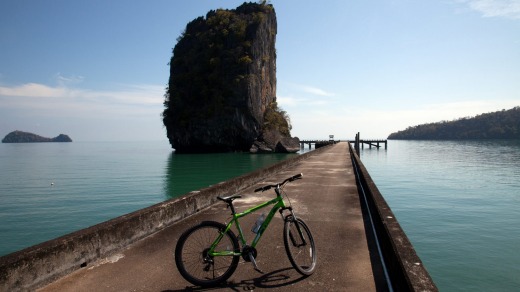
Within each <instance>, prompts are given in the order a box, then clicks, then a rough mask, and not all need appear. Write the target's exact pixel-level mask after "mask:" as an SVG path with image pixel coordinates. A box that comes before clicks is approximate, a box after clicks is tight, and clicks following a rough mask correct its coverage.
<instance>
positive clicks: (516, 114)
mask: <svg viewBox="0 0 520 292" xmlns="http://www.w3.org/2000/svg"><path fill="white" fill-rule="evenodd" d="M388 139H396V140H399V139H402V140H452V139H453V140H458V139H520V107H518V106H517V107H514V108H512V109H510V110H505V109H504V110H502V111H497V112H491V113H485V114H481V115H477V116H475V117H465V118H460V119H458V120H454V121H442V122H438V123H429V124H422V125H418V126H414V127H408V128H407V129H406V130H403V131H399V132H396V133H392V134H390V136H388Z"/></svg>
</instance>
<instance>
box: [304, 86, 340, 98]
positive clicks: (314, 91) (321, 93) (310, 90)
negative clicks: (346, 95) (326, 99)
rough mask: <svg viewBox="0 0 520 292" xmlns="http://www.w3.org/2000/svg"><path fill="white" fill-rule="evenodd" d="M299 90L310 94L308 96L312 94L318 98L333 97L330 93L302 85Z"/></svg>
mask: <svg viewBox="0 0 520 292" xmlns="http://www.w3.org/2000/svg"><path fill="white" fill-rule="evenodd" d="M301 89H302V90H303V91H304V92H307V93H310V94H313V95H318V96H334V94H333V93H331V92H327V91H325V90H323V89H321V88H317V87H312V86H307V85H304V86H302V87H301Z"/></svg>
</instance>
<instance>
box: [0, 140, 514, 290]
mask: <svg viewBox="0 0 520 292" xmlns="http://www.w3.org/2000/svg"><path fill="white" fill-rule="evenodd" d="M306 148H307V147H306ZM291 155H297V154H286V155H283V154H275V155H249V154H242V153H227V154H195V155H176V154H174V152H172V150H171V148H170V146H169V144H168V143H167V142H73V143H38V144H0V173H1V175H0V222H2V224H0V255H5V254H8V253H10V252H14V251H16V250H19V249H22V248H25V247H28V246H31V245H33V244H37V243H39V242H42V241H45V240H49V239H52V238H55V237H57V236H60V235H64V234H67V233H69V232H72V231H75V230H78V229H80V228H84V227H88V226H91V225H93V224H96V223H99V222H102V221H105V220H108V219H111V218H114V217H117V216H119V215H122V214H126V213H128V212H132V211H134V210H137V209H140V208H143V207H147V206H150V205H152V204H155V203H158V202H161V201H164V200H167V199H170V198H173V197H176V196H179V195H181V194H184V193H187V192H189V191H191V190H195V189H199V188H202V187H206V186H209V185H212V184H215V183H218V182H221V181H224V180H226V179H228V178H231V177H234V176H238V175H241V174H244V173H246V172H249V171H252V170H254V169H256V168H259V167H263V166H267V165H270V164H273V163H275V162H278V161H280V160H283V159H285V158H287V157H290V156H291ZM361 159H362V161H363V163H364V164H365V166H366V167H367V169H368V171H369V172H370V174H371V176H372V178H373V179H374V181H375V182H376V184H377V186H378V187H379V189H380V191H381V193H382V194H383V196H384V197H385V198H386V200H387V201H388V203H389V204H390V206H391V208H392V210H393V211H394V213H395V215H396V217H397V219H398V220H399V222H400V223H401V226H402V227H403V229H404V230H405V232H406V234H407V235H408V237H409V238H410V240H411V241H412V243H413V245H414V247H415V248H416V250H417V253H418V254H419V256H420V258H421V259H422V260H423V262H424V264H425V266H426V268H427V269H428V271H429V272H430V274H431V276H432V278H433V280H434V281H435V283H436V284H437V285H438V287H439V289H440V290H441V291H520V253H519V252H518V247H519V246H520V141H518V140H516V141H442V142H439V141H393V140H392V141H389V144H388V149H387V150H385V149H379V150H377V149H375V148H372V149H368V148H367V147H365V149H364V150H362V151H361Z"/></svg>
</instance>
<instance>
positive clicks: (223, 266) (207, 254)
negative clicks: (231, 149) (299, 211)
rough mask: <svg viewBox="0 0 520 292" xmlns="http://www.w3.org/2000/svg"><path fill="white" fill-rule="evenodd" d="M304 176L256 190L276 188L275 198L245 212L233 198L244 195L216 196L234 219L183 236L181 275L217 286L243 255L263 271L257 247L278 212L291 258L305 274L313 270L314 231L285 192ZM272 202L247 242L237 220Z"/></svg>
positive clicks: (177, 260) (178, 261)
mask: <svg viewBox="0 0 520 292" xmlns="http://www.w3.org/2000/svg"><path fill="white" fill-rule="evenodd" d="M301 178H302V174H297V175H295V176H292V177H290V178H287V179H286V180H284V181H283V182H281V183H278V184H274V185H267V186H264V187H261V188H258V189H256V190H255V192H259V191H262V192H263V191H266V190H269V189H271V188H274V191H275V193H276V198H275V199H272V200H270V201H267V202H264V203H262V204H260V205H258V206H255V207H253V208H250V209H248V210H246V211H244V212H242V213H237V212H235V208H234V207H233V200H235V199H237V198H241V196H240V195H231V196H226V197H217V198H218V199H219V200H221V201H224V202H226V203H227V204H228V207H229V208H230V209H231V214H232V218H231V220H230V222H229V223H227V224H222V223H219V222H215V221H204V222H201V223H200V224H198V225H196V226H193V227H191V228H190V229H188V230H186V231H185V232H184V233H183V234H182V235H181V237H180V238H179V241H178V242H177V246H176V247H175V263H176V265H177V268H178V269H179V272H180V274H181V275H182V276H183V277H184V278H185V279H186V280H188V281H189V282H190V283H192V284H194V285H197V286H204V287H207V286H214V285H217V284H219V283H221V282H224V281H226V280H227V279H228V278H229V277H231V275H232V274H233V273H234V272H235V270H236V268H237V266H238V261H239V260H240V257H242V258H243V259H244V260H245V261H247V262H251V263H252V264H253V267H254V269H255V270H257V271H258V272H260V273H262V271H261V270H260V269H259V268H258V266H257V264H256V260H255V258H256V256H257V251H256V246H257V244H258V242H259V240H260V238H261V237H262V234H263V233H264V231H265V230H266V229H267V227H268V226H269V223H270V222H271V219H273V217H274V215H275V214H276V212H277V211H279V212H280V214H281V216H282V219H283V221H284V231H283V239H284V245H285V251H286V252H287V256H288V257H289V261H290V262H291V264H292V266H293V267H294V268H295V269H296V270H297V271H298V272H299V273H300V274H302V275H304V276H308V275H311V274H312V273H314V270H315V268H316V247H315V245H314V240H313V238H312V234H311V231H310V229H309V227H307V224H305V222H303V220H302V219H301V218H298V217H296V215H295V214H294V211H293V209H292V207H291V204H290V200H289V197H288V196H287V194H286V193H285V192H284V191H283V187H284V186H285V184H286V183H288V182H292V181H294V180H297V179H301ZM284 195H285V197H287V199H288V202H289V205H288V206H287V205H286V203H285V201H284V199H283V196H284ZM269 205H274V206H273V208H272V209H271V211H270V212H269V213H268V214H267V216H265V218H264V215H263V214H262V215H261V216H260V217H259V218H258V220H257V221H256V224H255V226H253V229H252V230H251V231H253V232H254V233H255V237H254V239H253V240H252V241H251V243H250V244H247V241H246V238H245V236H244V233H243V232H242V228H241V227H240V223H239V220H238V219H239V218H242V217H244V216H246V215H249V214H251V213H252V212H255V211H257V210H259V209H262V208H264V207H266V206H269ZM287 211H288V212H287ZM284 212H285V213H287V214H284ZM233 224H234V225H235V226H236V229H237V230H238V238H237V236H236V235H235V234H234V233H233V231H232V230H231V227H232V226H233ZM240 246H242V247H240Z"/></svg>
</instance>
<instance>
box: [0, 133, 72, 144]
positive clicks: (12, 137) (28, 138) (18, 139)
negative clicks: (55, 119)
mask: <svg viewBox="0 0 520 292" xmlns="http://www.w3.org/2000/svg"><path fill="white" fill-rule="evenodd" d="M35 142H72V139H71V138H70V137H69V136H67V135H65V134H60V135H58V136H57V137H54V138H46V137H42V136H38V135H36V134H33V133H28V132H22V131H14V132H11V133H9V134H7V135H6V136H5V137H4V139H2V143H35Z"/></svg>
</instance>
